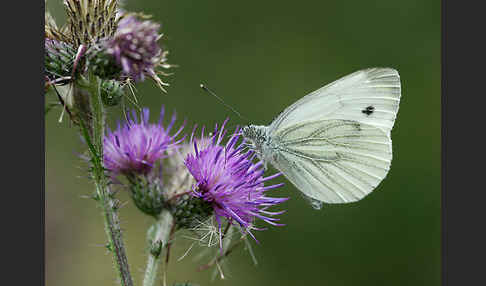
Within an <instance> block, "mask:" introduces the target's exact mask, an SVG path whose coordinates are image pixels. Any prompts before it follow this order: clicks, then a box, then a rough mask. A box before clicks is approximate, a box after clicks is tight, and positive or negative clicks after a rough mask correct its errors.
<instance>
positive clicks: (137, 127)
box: [104, 107, 184, 175]
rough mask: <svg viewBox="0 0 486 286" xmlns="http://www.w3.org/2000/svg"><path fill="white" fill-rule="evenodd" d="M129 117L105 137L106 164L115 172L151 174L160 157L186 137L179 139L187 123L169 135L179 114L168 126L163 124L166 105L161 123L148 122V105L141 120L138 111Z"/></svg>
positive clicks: (161, 116)
mask: <svg viewBox="0 0 486 286" xmlns="http://www.w3.org/2000/svg"><path fill="white" fill-rule="evenodd" d="M127 117H128V119H127V122H126V123H125V124H124V125H123V126H120V122H118V128H117V130H115V131H113V132H112V131H111V130H108V132H107V135H106V136H105V138H104V163H105V167H106V168H107V169H108V170H109V171H111V172H112V173H113V174H119V173H123V174H125V175H130V174H147V173H149V172H150V170H151V169H152V168H153V166H154V163H155V162H156V161H157V160H159V159H161V158H164V156H165V154H166V150H167V149H168V148H170V147H175V146H176V145H177V144H178V143H180V142H181V141H182V140H184V138H181V139H178V140H176V137H177V135H179V133H180V132H181V131H182V129H183V128H184V125H182V126H181V127H180V128H179V130H177V132H176V133H175V134H174V135H172V136H171V135H169V132H170V130H171V129H172V127H173V125H174V122H175V120H176V115H175V113H174V114H173V115H172V119H171V122H170V124H169V125H168V126H167V128H165V127H164V126H163V125H162V120H163V118H164V107H162V109H161V112H160V119H159V122H158V123H157V124H150V123H148V120H149V110H148V109H147V108H144V109H143V110H142V113H141V114H140V121H138V120H137V114H136V112H135V111H132V114H131V115H130V114H128V116H127Z"/></svg>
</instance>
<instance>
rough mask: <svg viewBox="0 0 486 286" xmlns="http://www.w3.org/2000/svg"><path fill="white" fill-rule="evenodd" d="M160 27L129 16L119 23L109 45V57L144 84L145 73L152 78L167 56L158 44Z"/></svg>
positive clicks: (126, 72) (125, 72)
mask: <svg viewBox="0 0 486 286" xmlns="http://www.w3.org/2000/svg"><path fill="white" fill-rule="evenodd" d="M159 27H160V25H159V24H157V23H154V22H151V21H139V20H138V19H137V18H136V17H135V16H132V15H129V16H126V17H124V18H122V19H121V20H120V22H119V23H118V29H117V30H116V32H115V34H114V35H113V37H112V38H110V39H109V40H108V41H107V42H106V47H107V53H108V54H110V55H112V56H114V57H115V60H116V61H117V63H118V64H119V65H120V66H121V67H122V70H123V72H124V74H125V75H127V76H129V77H131V78H132V79H133V80H135V81H141V80H143V79H144V74H145V73H146V74H148V75H150V76H153V75H154V74H155V72H154V68H155V66H156V65H157V64H158V63H160V62H161V60H162V58H163V57H164V55H165V53H162V49H161V48H160V47H159V45H158V44H157V40H158V39H159V38H160V35H159V34H158V30H159Z"/></svg>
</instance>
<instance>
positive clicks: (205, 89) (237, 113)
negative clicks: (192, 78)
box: [199, 83, 249, 122]
mask: <svg viewBox="0 0 486 286" xmlns="http://www.w3.org/2000/svg"><path fill="white" fill-rule="evenodd" d="M199 86H200V87H201V88H202V89H203V90H204V91H206V92H207V93H209V94H211V95H212V96H214V97H216V99H218V100H219V102H221V103H222V104H223V105H224V106H225V107H226V108H228V109H230V110H231V111H233V112H234V113H235V114H236V115H238V116H239V117H240V118H241V119H243V120H246V121H247V122H249V120H248V119H247V118H246V117H244V116H243V115H241V113H239V112H238V111H236V110H235V109H234V108H233V107H231V106H230V105H228V104H226V102H224V100H223V99H221V98H220V97H219V96H217V95H216V93H214V92H213V91H212V90H210V89H209V88H207V87H206V86H205V85H204V84H202V83H201V84H200V85H199Z"/></svg>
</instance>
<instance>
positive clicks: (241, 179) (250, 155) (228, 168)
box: [185, 120, 288, 238]
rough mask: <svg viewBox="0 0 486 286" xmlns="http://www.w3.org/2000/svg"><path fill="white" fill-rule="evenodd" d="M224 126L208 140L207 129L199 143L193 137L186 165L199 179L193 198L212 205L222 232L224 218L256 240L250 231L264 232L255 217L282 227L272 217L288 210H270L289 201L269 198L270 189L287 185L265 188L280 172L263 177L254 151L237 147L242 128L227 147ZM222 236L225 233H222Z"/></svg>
mask: <svg viewBox="0 0 486 286" xmlns="http://www.w3.org/2000/svg"><path fill="white" fill-rule="evenodd" d="M226 122H227V120H226V121H225V122H224V123H223V125H222V126H221V128H220V129H219V131H218V126H217V125H216V128H215V130H214V132H213V135H212V136H211V138H207V137H206V138H205V137H204V128H203V131H202V134H201V139H200V142H196V139H194V140H193V138H194V131H193V135H192V136H191V143H193V144H194V154H189V155H188V156H187V157H186V160H185V165H186V167H187V168H188V170H189V172H190V173H191V174H192V176H193V177H194V178H195V180H196V184H195V185H194V186H193V195H194V196H196V197H200V198H202V199H204V200H205V201H207V202H209V203H211V205H212V207H213V209H214V213H215V216H216V220H217V222H218V224H219V227H220V229H221V217H225V218H226V219H228V221H229V222H234V221H236V222H237V223H238V224H239V225H240V227H241V229H242V230H243V232H248V233H249V234H250V235H251V236H252V237H253V238H255V237H254V236H253V234H251V232H250V229H256V230H261V229H258V228H255V227H253V226H252V222H253V220H254V218H259V219H261V220H263V221H265V222H267V223H269V224H271V225H282V224H278V223H276V222H275V221H278V220H279V219H278V218H274V217H272V216H273V215H278V214H281V213H283V212H284V211H279V212H270V211H267V209H268V208H269V207H271V206H273V205H277V204H279V203H281V202H284V201H286V200H287V199H288V198H272V197H267V196H265V192H266V191H267V190H270V189H275V188H278V187H281V186H282V185H283V183H281V184H276V185H270V186H266V187H265V186H264V182H265V181H268V180H270V179H273V178H275V177H278V176H279V175H280V173H277V174H274V175H272V176H269V177H263V173H264V170H263V164H262V162H258V163H256V164H254V163H253V162H252V160H253V159H254V157H255V153H254V151H247V152H244V151H243V146H244V145H243V144H240V145H237V143H236V142H237V141H238V139H239V138H240V134H239V132H238V128H237V129H236V130H235V133H234V134H233V135H232V136H231V138H230V139H229V141H228V143H227V144H226V146H222V145H220V144H221V141H222V139H223V137H224V136H225V135H226V131H224V125H225V124H226ZM220 235H221V231H220Z"/></svg>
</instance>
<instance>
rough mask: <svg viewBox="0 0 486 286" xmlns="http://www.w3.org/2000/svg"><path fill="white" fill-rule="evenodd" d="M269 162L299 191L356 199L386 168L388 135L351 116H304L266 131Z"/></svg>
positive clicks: (332, 200)
mask: <svg viewBox="0 0 486 286" xmlns="http://www.w3.org/2000/svg"><path fill="white" fill-rule="evenodd" d="M272 147H273V148H272V149H273V151H272V152H273V156H271V157H270V158H271V163H272V164H273V165H274V166H275V167H276V168H277V169H278V170H280V171H281V172H282V173H283V174H284V175H285V176H286V177H287V178H288V179H289V180H290V181H291V182H292V183H293V184H294V185H295V186H296V187H297V188H298V189H299V190H300V191H302V192H303V193H304V194H305V195H307V196H309V197H310V198H313V199H315V200H319V201H323V202H326V203H348V202H354V201H357V200H360V199H362V198H363V197H364V196H366V195H367V194H369V193H370V192H371V191H372V190H373V189H374V188H375V187H376V186H377V185H378V184H379V183H380V182H381V180H383V179H384V178H385V176H386V174H387V172H388V170H389V167H390V163H391V159H392V149H391V139H390V137H389V136H388V134H387V133H386V132H385V131H383V130H382V129H379V128H376V127H374V126H372V125H369V124H364V123H360V122H357V121H353V120H318V121H307V122H303V123H300V124H296V125H293V126H289V127H286V128H282V129H279V130H277V132H275V133H274V134H273V135H272Z"/></svg>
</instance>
